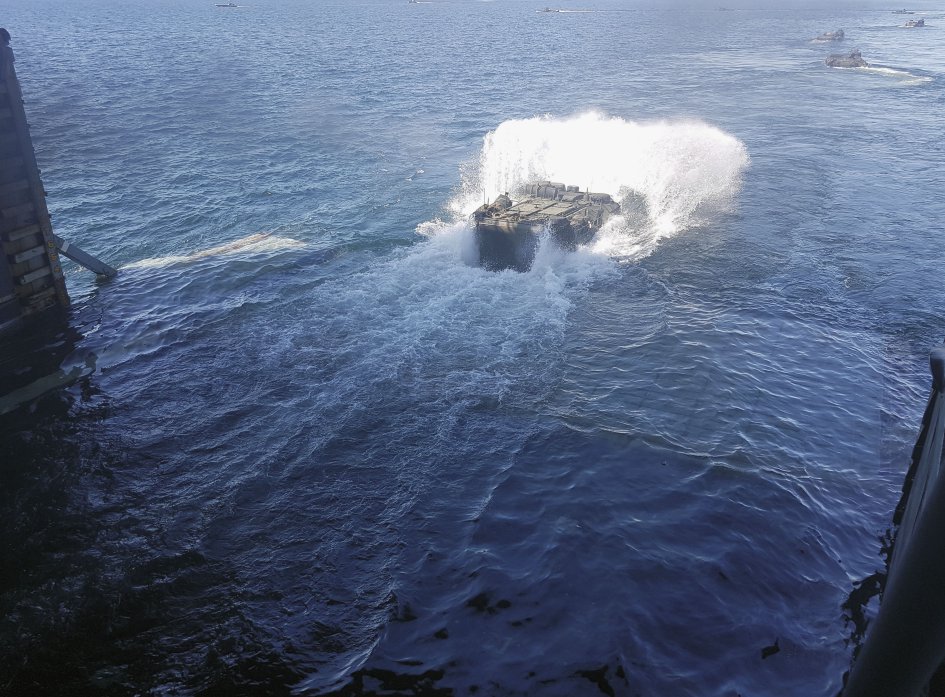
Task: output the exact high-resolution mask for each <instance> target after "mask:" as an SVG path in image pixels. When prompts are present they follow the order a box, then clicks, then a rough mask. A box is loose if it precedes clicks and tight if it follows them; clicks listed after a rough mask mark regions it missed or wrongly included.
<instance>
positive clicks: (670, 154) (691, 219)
mask: <svg viewBox="0 0 945 697" xmlns="http://www.w3.org/2000/svg"><path fill="white" fill-rule="evenodd" d="M748 163H749V158H748V152H747V150H746V148H745V146H744V145H743V144H742V143H741V142H740V141H739V140H738V139H737V138H735V137H734V136H731V135H729V134H727V133H725V132H723V131H721V130H719V129H718V128H715V127H714V126H710V125H708V124H706V123H703V122H701V121H694V120H679V121H654V122H635V121H629V120H626V119H622V118H612V117H607V116H604V115H602V114H599V113H595V112H591V113H585V114H581V115H578V116H574V117H571V118H563V119H562V118H553V117H549V116H542V117H535V118H530V119H515V120H510V121H505V122H504V123H502V124H500V125H499V127H498V128H496V129H495V130H494V131H492V132H490V133H489V134H488V135H486V137H485V139H484V141H483V147H482V151H481V152H480V154H479V157H478V159H477V160H476V161H475V162H473V163H471V164H469V165H467V166H466V167H464V168H463V171H462V173H461V176H462V186H461V188H460V191H459V192H458V193H457V195H456V196H455V197H454V199H453V200H452V201H451V202H450V203H449V209H450V211H451V212H452V214H453V215H454V216H455V219H456V220H466V219H468V217H469V215H470V214H471V213H472V212H473V211H474V210H475V209H476V208H477V207H478V206H479V205H480V204H481V203H482V202H483V201H485V200H492V199H494V198H495V197H496V196H497V195H498V194H500V193H503V192H509V193H510V194H511V195H512V196H513V198H514V197H515V195H516V194H518V193H519V192H520V191H521V188H522V186H523V185H524V184H526V183H528V182H532V181H537V180H543V179H547V180H552V181H559V182H564V183H567V184H575V185H578V186H580V187H581V188H582V189H590V190H591V191H598V192H606V193H609V194H611V195H612V196H614V197H615V198H616V199H618V200H620V201H621V203H622V204H624V205H625V209H626V208H633V209H638V210H635V211H634V212H631V213H629V214H627V215H623V216H620V217H618V218H617V219H615V220H613V221H611V223H610V224H609V225H608V226H607V227H606V228H605V229H603V230H601V231H600V232H599V233H598V235H597V236H596V238H595V240H594V241H593V242H592V245H591V247H590V248H591V250H592V251H593V252H595V253H597V254H603V255H607V256H614V257H622V258H627V257H630V258H638V257H640V256H642V255H646V254H649V253H650V252H652V251H653V249H654V248H655V247H656V245H657V244H658V242H659V240H660V239H662V238H665V237H667V236H671V235H674V234H676V233H678V232H679V231H681V230H685V229H687V228H689V227H692V226H693V225H696V224H699V223H700V222H703V221H704V219H705V215H706V214H708V213H710V212H711V211H717V210H719V209H720V208H722V209H724V208H726V207H728V206H730V205H731V204H732V202H733V201H734V197H735V195H736V193H737V192H738V190H739V188H740V185H741V178H742V173H743V172H744V170H745V168H746V167H747V165H748ZM641 201H642V202H643V203H644V204H645V205H643V206H638V205H634V204H636V203H637V202H641ZM628 203H629V204H631V205H627V204H628ZM440 226H441V224H440V223H438V222H437V221H433V222H432V223H427V224H424V225H422V226H420V228H418V230H419V231H420V232H421V233H423V234H426V235H428V236H429V235H432V234H436V232H437V230H438V229H440Z"/></svg>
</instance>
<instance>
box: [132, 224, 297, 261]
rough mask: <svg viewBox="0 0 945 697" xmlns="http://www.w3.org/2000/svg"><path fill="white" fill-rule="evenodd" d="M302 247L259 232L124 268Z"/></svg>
mask: <svg viewBox="0 0 945 697" xmlns="http://www.w3.org/2000/svg"><path fill="white" fill-rule="evenodd" d="M302 246H304V244H303V243H302V242H299V241H298V240H293V239H290V238H288V237H279V236H277V235H273V234H272V233H268V232H259V233H255V234H252V235H247V236H246V237H241V238H240V239H238V240H233V241H232V242H227V243H225V244H221V245H217V246H215V247H210V248H208V249H201V250H199V251H196V252H192V253H190V254H172V255H169V256H163V257H153V258H150V259H141V260H139V261H133V262H131V263H129V264H125V265H124V266H123V267H122V268H123V269H153V268H161V267H165V266H171V265H172V264H188V263H192V262H195V261H199V260H201V259H206V258H207V257H215V256H225V255H237V254H260V253H269V252H278V251H282V250H284V249H295V248H297V247H302Z"/></svg>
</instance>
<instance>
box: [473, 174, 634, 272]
mask: <svg viewBox="0 0 945 697" xmlns="http://www.w3.org/2000/svg"><path fill="white" fill-rule="evenodd" d="M523 193H524V198H522V199H521V200H520V201H518V202H513V201H512V199H511V198H509V195H508V194H502V195H501V196H499V197H497V198H496V200H495V201H493V202H492V203H485V204H483V205H481V206H480V207H479V208H477V209H476V211H475V212H474V213H473V220H474V221H475V223H476V243H477V244H478V246H479V263H480V264H482V266H484V267H486V268H487V269H491V270H494V271H499V270H502V269H515V270H516V271H528V269H529V268H530V267H531V265H532V260H533V259H534V258H535V250H536V249H538V240H539V237H540V235H541V234H542V233H543V232H545V231H546V230H547V231H548V234H550V235H551V238H552V239H553V240H554V241H555V242H556V243H557V244H558V246H559V247H561V248H562V249H566V250H573V249H575V248H577V246H578V245H579V244H584V243H586V242H588V241H589V240H590V239H591V237H593V236H594V233H595V232H597V231H598V230H599V229H600V227H601V226H602V225H603V224H604V223H605V222H607V220H608V219H609V218H610V217H611V216H613V215H615V214H616V213H619V212H620V204H619V203H617V202H616V201H614V200H613V198H611V196H610V194H595V193H590V192H581V191H580V190H579V189H578V187H576V186H565V185H564V184H559V183H558V182H549V181H543V182H537V183H535V184H528V185H526V186H525V188H524V190H523Z"/></svg>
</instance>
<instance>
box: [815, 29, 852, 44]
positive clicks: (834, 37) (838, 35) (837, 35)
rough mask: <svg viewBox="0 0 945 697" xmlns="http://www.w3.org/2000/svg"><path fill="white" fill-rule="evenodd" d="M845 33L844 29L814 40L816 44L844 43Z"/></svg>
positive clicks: (826, 33) (829, 32) (830, 32)
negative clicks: (828, 42)
mask: <svg viewBox="0 0 945 697" xmlns="http://www.w3.org/2000/svg"><path fill="white" fill-rule="evenodd" d="M843 37H844V33H843V29H837V31H827V32H824V33H823V34H821V35H820V36H818V37H817V38H815V39H813V41H814V42H815V43H824V42H827V41H843Z"/></svg>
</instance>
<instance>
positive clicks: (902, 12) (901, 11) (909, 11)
mask: <svg viewBox="0 0 945 697" xmlns="http://www.w3.org/2000/svg"><path fill="white" fill-rule="evenodd" d="M893 14H894V15H914V14H915V12H912V11H911V10H893Z"/></svg>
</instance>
